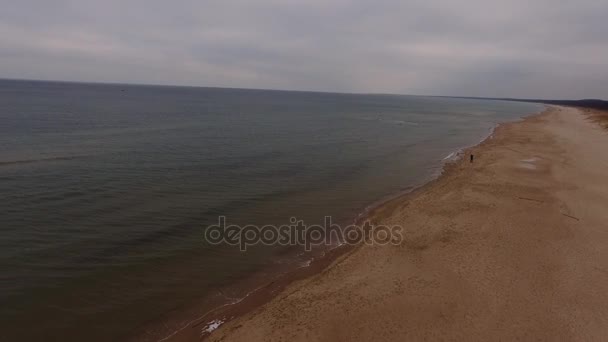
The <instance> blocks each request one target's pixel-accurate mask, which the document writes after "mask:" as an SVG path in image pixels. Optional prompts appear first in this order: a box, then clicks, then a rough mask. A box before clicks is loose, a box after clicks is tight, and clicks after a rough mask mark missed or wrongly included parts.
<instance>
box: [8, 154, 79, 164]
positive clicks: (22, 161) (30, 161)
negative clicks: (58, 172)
mask: <svg viewBox="0 0 608 342" xmlns="http://www.w3.org/2000/svg"><path fill="white" fill-rule="evenodd" d="M85 157H86V156H70V157H50V158H38V159H22V160H8V161H0V166H8V165H18V164H31V163H40V162H46V161H65V160H74V159H79V158H85Z"/></svg>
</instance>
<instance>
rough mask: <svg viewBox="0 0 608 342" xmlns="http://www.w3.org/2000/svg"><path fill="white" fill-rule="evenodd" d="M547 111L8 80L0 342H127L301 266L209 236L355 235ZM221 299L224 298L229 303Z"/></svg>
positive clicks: (3, 96)
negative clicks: (298, 228) (382, 206)
mask: <svg viewBox="0 0 608 342" xmlns="http://www.w3.org/2000/svg"><path fill="white" fill-rule="evenodd" d="M540 109H541V107H540V106H539V105H534V104H527V103H515V102H500V101H479V100H466V99H448V98H430V97H413V96H396V95H353V94H330V93H312V92H286V91H265V90H239V89H216V88H187V87H161V86H131V85H99V84H75V83H52V82H30V81H0V210H1V213H0V267H1V268H0V269H1V270H2V272H1V273H0V303H2V305H0V331H2V336H3V338H2V339H6V340H7V341H9V340H10V341H16V340H23V341H26V340H31V341H37V340H42V339H45V340H56V341H66V340H82V338H83V336H87V338H86V340H89V341H91V340H99V341H110V340H120V339H122V338H124V337H125V336H127V335H128V334H130V333H131V332H133V331H134V330H135V329H137V328H138V327H141V326H144V325H146V324H147V323H149V322H153V321H154V320H156V319H159V318H161V317H163V315H165V314H166V313H167V312H170V311H172V310H180V308H183V307H185V306H188V305H189V304H191V303H193V302H194V301H196V300H198V299H200V298H204V297H205V296H211V295H213V294H214V293H218V291H217V290H218V289H221V288H228V287H229V286H230V285H232V284H235V283H238V282H239V281H243V280H244V279H248V278H249V277H251V275H252V274H254V273H255V272H258V271H260V270H263V269H272V268H273V267H280V265H282V264H284V263H285V259H288V258H291V257H292V256H290V255H291V254H289V253H286V252H285V250H284V249H283V248H257V249H254V250H252V251H250V252H248V253H239V252H238V251H236V250H235V249H234V248H220V247H216V246H209V245H207V244H205V243H204V242H203V240H202V231H203V227H205V226H206V225H208V224H211V223H214V222H216V221H217V217H218V216H219V215H226V216H227V217H228V219H229V221H230V222H232V223H241V224H244V223H250V224H268V223H275V224H277V223H285V222H287V220H288V218H289V217H291V216H296V217H298V218H302V219H304V220H306V222H307V223H308V222H310V223H312V222H319V221H320V220H321V219H322V218H323V216H325V215H332V216H333V218H334V220H335V221H345V220H348V219H351V218H353V217H354V216H355V215H356V214H357V213H358V212H359V211H361V210H362V209H363V208H364V207H365V206H366V205H369V204H370V203H372V202H374V201H376V200H379V199H381V198H383V197H384V196H387V195H390V194H393V193H396V192H399V191H401V190H403V189H407V188H409V187H412V186H415V185H419V184H421V183H423V182H425V181H428V180H429V179H431V178H432V177H433V176H434V175H436V174H437V173H438V172H439V171H440V170H441V166H442V160H443V159H444V158H445V157H446V156H447V155H448V154H450V153H451V152H453V151H455V150H457V149H458V148H461V147H465V146H469V145H472V144H475V143H477V142H479V141H480V140H482V139H483V138H484V137H485V136H487V135H488V134H489V132H490V131H491V129H492V128H493V127H494V125H495V124H496V123H499V122H504V121H510V120H516V119H518V118H520V117H522V116H524V115H528V114H531V113H534V112H537V111H539V110H540ZM220 293H221V292H220Z"/></svg>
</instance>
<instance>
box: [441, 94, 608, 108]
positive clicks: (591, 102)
mask: <svg viewBox="0 0 608 342" xmlns="http://www.w3.org/2000/svg"><path fill="white" fill-rule="evenodd" d="M440 97H450V98H458V99H476V100H501V101H517V102H533V103H544V104H552V105H558V106H569V107H578V108H587V109H597V110H603V111H608V101H604V100H599V99H582V100H543V99H516V98H510V97H473V96H440Z"/></svg>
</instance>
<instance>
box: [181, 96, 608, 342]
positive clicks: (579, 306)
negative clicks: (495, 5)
mask: <svg viewBox="0 0 608 342" xmlns="http://www.w3.org/2000/svg"><path fill="white" fill-rule="evenodd" d="M588 115H589V114H585V113H583V112H581V111H579V110H577V109H573V108H565V107H552V108H550V109H549V110H547V111H545V112H544V113H542V114H540V115H536V116H533V117H530V118H527V119H525V120H523V121H520V122H516V123H509V124H504V125H501V126H500V127H498V128H497V129H496V131H495V133H494V135H493V136H492V137H491V138H489V139H487V140H486V141H484V142H483V143H482V144H480V145H479V146H476V147H473V148H471V149H469V150H468V151H466V153H467V154H466V155H465V157H464V158H462V159H461V160H459V161H457V162H454V163H453V164H450V165H448V166H447V167H446V170H445V172H444V175H442V176H441V177H440V178H438V179H437V180H435V181H433V182H431V183H430V184H428V185H426V186H425V187H423V188H422V189H420V190H418V191H416V192H415V194H413V195H412V196H406V197H403V198H399V199H396V200H393V201H391V202H390V203H387V204H386V205H385V206H383V207H382V208H379V210H377V211H376V212H375V214H374V215H375V216H374V220H375V221H377V222H379V223H383V224H387V225H401V226H402V227H403V228H404V234H403V235H404V239H403V242H402V243H401V244H400V245H398V246H378V245H372V246H369V245H364V246H361V247H358V248H356V249H355V250H353V251H352V252H350V253H348V254H346V255H343V256H342V257H339V258H338V259H336V260H335V261H334V263H333V264H332V265H331V266H329V267H327V268H326V269H325V270H323V271H322V272H320V273H318V274H316V275H314V276H311V277H308V278H306V279H301V280H298V281H295V282H293V283H291V284H290V285H289V286H287V287H286V288H285V289H284V290H283V291H282V292H281V293H279V294H278V295H277V296H276V297H275V298H274V299H272V300H270V301H269V302H267V303H266V304H264V305H262V306H259V307H257V308H255V309H253V310H252V311H250V312H249V313H247V314H245V315H243V316H241V317H238V318H236V319H234V320H232V321H229V322H228V323H225V324H223V325H221V326H220V327H219V328H218V329H217V330H215V331H213V333H212V334H211V335H210V336H208V337H207V339H208V340H211V341H247V342H250V341H315V340H316V341H396V340H423V339H429V340H439V339H446V340H463V339H466V340H480V341H487V340H516V339H519V340H606V339H608V182H607V181H606V177H607V175H608V154H607V153H606V150H607V149H608V132H606V131H605V130H603V129H602V127H601V126H600V125H598V123H597V122H594V121H592V120H591V119H590V118H589V117H588ZM469 153H472V154H474V155H475V160H474V162H473V163H470V162H469V158H468V154H469ZM204 328H205V327H203V328H201V327H200V326H199V328H198V330H197V331H196V333H193V332H192V331H191V332H190V333H188V334H179V336H177V335H176V336H175V337H176V339H175V340H198V339H199V338H200V335H199V334H200V332H201V331H200V330H203V329H204ZM214 328H215V326H214ZM197 335H198V336H197Z"/></svg>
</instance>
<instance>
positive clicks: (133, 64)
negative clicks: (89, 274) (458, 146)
mask: <svg viewBox="0 0 608 342" xmlns="http://www.w3.org/2000/svg"><path fill="white" fill-rule="evenodd" d="M0 8H2V10H0V77H2V78H19V79H47V80H66V81H89V82H112V83H143V84H170V85H193V86H217V87H238V88H262V89H291V90H315V91H337V92H363V93H397V94H418V95H454V96H485V97H520V98H562V99H565V98H568V99H579V98H603V99H608V19H606V18H608V0H577V1H559V0H441V1H432V0H395V1H393V0H365V1H363V0H350V1H346V0H335V1H332V0H307V1H299V0H257V1H256V0H217V1H216V0H197V1H194V0H183V1H182V0H174V1H169V0H132V1H130V0H98V1H91V0H0Z"/></svg>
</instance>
